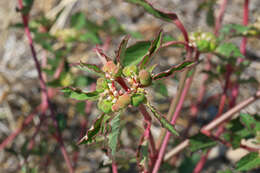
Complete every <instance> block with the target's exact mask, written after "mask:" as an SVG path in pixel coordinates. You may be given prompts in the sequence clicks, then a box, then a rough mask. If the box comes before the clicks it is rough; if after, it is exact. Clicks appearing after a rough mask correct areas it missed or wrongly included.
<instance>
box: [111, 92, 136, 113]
mask: <svg viewBox="0 0 260 173" xmlns="http://www.w3.org/2000/svg"><path fill="white" fill-rule="evenodd" d="M130 103H131V96H130V95H129V94H127V93H126V94H124V95H121V96H119V98H118V99H117V101H116V103H115V104H114V105H113V106H112V111H113V112H117V111H119V110H120V109H123V108H126V107H127V106H128V105H129V104H130Z"/></svg>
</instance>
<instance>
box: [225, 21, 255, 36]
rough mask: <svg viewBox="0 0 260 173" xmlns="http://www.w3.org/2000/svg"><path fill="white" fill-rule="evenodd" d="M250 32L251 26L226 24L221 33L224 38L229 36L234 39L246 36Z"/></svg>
mask: <svg viewBox="0 0 260 173" xmlns="http://www.w3.org/2000/svg"><path fill="white" fill-rule="evenodd" d="M249 30H250V27H249V26H244V25H240V24H226V25H224V26H223V27H222V29H221V30H220V33H221V34H222V35H223V36H226V35H229V36H231V37H234V36H243V35H246V34H247V33H248V31H249Z"/></svg>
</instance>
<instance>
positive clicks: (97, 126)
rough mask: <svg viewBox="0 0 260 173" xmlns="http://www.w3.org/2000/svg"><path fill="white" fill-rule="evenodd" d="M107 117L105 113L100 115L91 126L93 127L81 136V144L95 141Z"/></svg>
mask: <svg viewBox="0 0 260 173" xmlns="http://www.w3.org/2000/svg"><path fill="white" fill-rule="evenodd" d="M104 117H105V114H102V115H101V116H100V117H98V118H97V119H96V121H95V122H94V124H93V125H92V126H91V128H90V129H89V130H88V131H87V134H86V135H85V136H84V137H83V138H81V140H80V141H79V144H88V143H92V142H94V140H95V138H96V136H97V135H98V133H99V132H100V131H101V128H102V122H103V119H104Z"/></svg>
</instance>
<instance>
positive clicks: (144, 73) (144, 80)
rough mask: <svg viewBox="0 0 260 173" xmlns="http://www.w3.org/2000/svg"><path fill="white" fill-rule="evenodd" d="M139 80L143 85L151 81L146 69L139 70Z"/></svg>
mask: <svg viewBox="0 0 260 173" xmlns="http://www.w3.org/2000/svg"><path fill="white" fill-rule="evenodd" d="M138 77H139V80H140V83H141V84H142V85H143V86H148V85H150V84H151V83H152V76H151V74H150V73H149V72H148V71H146V70H141V71H140V72H139V75H138Z"/></svg>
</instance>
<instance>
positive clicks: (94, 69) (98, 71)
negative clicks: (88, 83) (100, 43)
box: [78, 62, 105, 76]
mask: <svg viewBox="0 0 260 173" xmlns="http://www.w3.org/2000/svg"><path fill="white" fill-rule="evenodd" d="M78 68H79V69H81V70H84V71H87V72H90V73H94V74H96V75H98V76H105V73H104V72H103V71H102V70H101V69H100V68H99V67H98V66H96V65H94V64H86V63H83V62H80V64H79V66H78Z"/></svg>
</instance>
